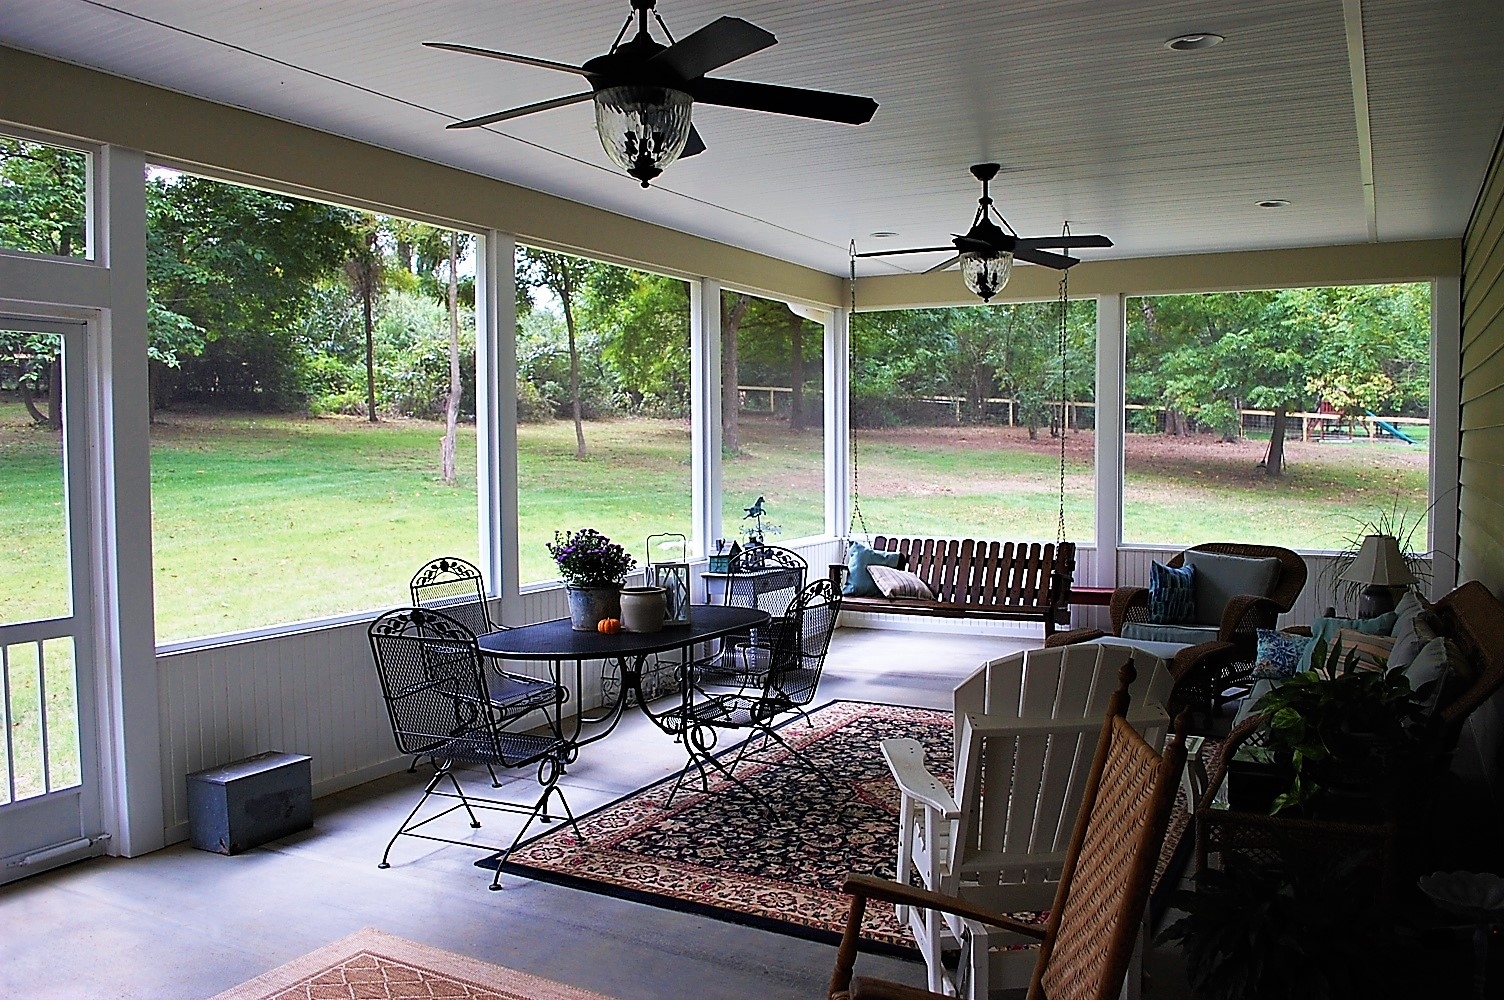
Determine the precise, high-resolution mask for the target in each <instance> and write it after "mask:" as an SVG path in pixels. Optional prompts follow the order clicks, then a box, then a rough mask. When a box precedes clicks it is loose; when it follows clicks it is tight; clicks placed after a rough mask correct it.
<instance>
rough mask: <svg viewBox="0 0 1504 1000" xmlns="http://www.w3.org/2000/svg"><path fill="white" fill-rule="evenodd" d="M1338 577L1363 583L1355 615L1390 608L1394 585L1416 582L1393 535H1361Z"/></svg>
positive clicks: (1374, 613)
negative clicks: (1359, 544)
mask: <svg viewBox="0 0 1504 1000" xmlns="http://www.w3.org/2000/svg"><path fill="white" fill-rule="evenodd" d="M1340 579H1342V580H1345V581H1347V582H1348V583H1355V584H1362V585H1363V593H1362V595H1361V596H1360V598H1359V600H1358V617H1359V618H1377V617H1378V616H1379V615H1382V614H1385V613H1387V612H1390V611H1393V610H1394V588H1396V587H1408V586H1409V585H1410V584H1412V583H1417V582H1419V581H1417V580H1416V578H1415V574H1414V573H1412V572H1410V568H1409V567H1408V566H1406V565H1405V557H1404V555H1403V554H1402V553H1401V552H1400V543H1399V539H1397V538H1395V537H1394V536H1393V535H1366V536H1364V538H1363V544H1362V546H1360V547H1359V549H1358V554H1357V555H1356V556H1354V557H1353V561H1352V565H1351V566H1349V567H1347V570H1346V571H1345V572H1344V573H1343V574H1342V576H1341V577H1340Z"/></svg>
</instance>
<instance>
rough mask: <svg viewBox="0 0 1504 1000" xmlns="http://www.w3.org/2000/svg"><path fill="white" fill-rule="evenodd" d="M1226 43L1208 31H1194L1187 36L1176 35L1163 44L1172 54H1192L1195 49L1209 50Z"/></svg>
mask: <svg viewBox="0 0 1504 1000" xmlns="http://www.w3.org/2000/svg"><path fill="white" fill-rule="evenodd" d="M1224 41H1226V39H1225V38H1223V37H1222V36H1221V35H1218V34H1214V33H1212V32H1210V31H1196V32H1192V33H1191V34H1188V35H1176V36H1175V37H1174V38H1172V39H1170V40H1169V41H1167V42H1165V48H1167V49H1170V50H1171V51H1174V52H1194V51H1196V50H1197V49H1209V48H1211V47H1212V46H1213V45H1220V44H1222V42H1224Z"/></svg>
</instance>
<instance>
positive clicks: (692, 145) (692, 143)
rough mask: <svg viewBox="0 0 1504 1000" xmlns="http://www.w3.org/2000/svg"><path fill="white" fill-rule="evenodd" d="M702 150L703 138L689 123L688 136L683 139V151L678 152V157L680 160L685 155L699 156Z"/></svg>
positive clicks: (703, 146) (703, 150)
mask: <svg viewBox="0 0 1504 1000" xmlns="http://www.w3.org/2000/svg"><path fill="white" fill-rule="evenodd" d="M703 152H705V140H703V139H701V138H700V133H699V131H698V130H697V129H696V128H695V127H694V126H693V125H691V126H690V127H689V138H688V139H686V140H684V152H682V153H680V154H679V159H681V160H682V159H684V158H685V157H686V156H699V155H700V154H701V153H703Z"/></svg>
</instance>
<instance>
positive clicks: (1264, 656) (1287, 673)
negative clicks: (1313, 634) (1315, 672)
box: [1253, 628, 1310, 680]
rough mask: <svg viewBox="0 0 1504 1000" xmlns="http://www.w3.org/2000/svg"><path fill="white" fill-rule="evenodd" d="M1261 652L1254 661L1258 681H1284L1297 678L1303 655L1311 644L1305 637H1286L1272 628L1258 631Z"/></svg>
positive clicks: (1255, 677) (1254, 675)
mask: <svg viewBox="0 0 1504 1000" xmlns="http://www.w3.org/2000/svg"><path fill="white" fill-rule="evenodd" d="M1258 636H1259V651H1258V653H1257V654H1255V656H1254V659H1253V677H1254V679H1256V680H1265V679H1267V680H1282V679H1283V678H1286V677H1293V676H1295V671H1296V669H1297V668H1298V667H1299V666H1300V658H1301V655H1302V654H1304V653H1305V651H1306V645H1307V644H1308V643H1309V642H1310V640H1309V639H1307V638H1306V637H1305V636H1303V635H1285V634H1284V633H1283V632H1276V631H1274V629H1272V628H1261V629H1259V630H1258Z"/></svg>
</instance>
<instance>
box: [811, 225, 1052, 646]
mask: <svg viewBox="0 0 1504 1000" xmlns="http://www.w3.org/2000/svg"><path fill="white" fill-rule="evenodd" d="M1066 232H1067V234H1068V233H1069V226H1068V225H1067V227H1066ZM850 253H851V315H852V316H855V315H856V241H854V240H853V241H852V243H851V251H850ZM1069 274H1070V272H1069V271H1063V272H1062V273H1061V277H1060V327H1059V340H1058V344H1057V347H1058V356H1059V362H1060V407H1061V411H1060V464H1059V470H1060V476H1059V507H1058V517H1057V520H1056V529H1055V541H1054V542H1053V543H1049V542H1044V543H1041V542H1002V541H996V540H987V539H971V538H966V539H956V538H916V537H904V536H899V535H877V536H876V537H874V536H873V535H872V533H871V531H869V530H868V528H867V520H866V518H865V517H864V516H863V514H862V500H861V474H860V463H859V461H858V449H857V442H856V434H855V433H853V432H852V431H851V429H850V426H849V421H848V428H847V439H848V444H847V447H848V448H849V449H850V456H851V517H850V519H849V521H848V522H847V525H846V533H845V535H844V536H843V537H842V538H841V539H840V541H841V544H842V546H843V548H844V550H845V552H846V562H843V563H834V564H832V565H831V567H830V579H831V582H832V583H833V584H835V585H836V586H838V587H840V588H841V594H842V610H843V611H851V612H862V613H877V614H900V615H929V616H932V617H937V618H971V619H982V620H993V621H996V620H1006V621H1038V622H1042V623H1043V624H1044V634H1045V638H1047V639H1048V638H1049V637H1050V636H1052V635H1053V634H1054V632H1055V627H1056V626H1057V625H1066V624H1069V621H1070V617H1069V616H1070V605H1069V601H1070V592H1071V581H1072V577H1073V576H1074V574H1075V568H1076V546H1075V543H1074V542H1069V541H1066V538H1065V435H1066V419H1065V416H1066V374H1067V372H1066V360H1067V357H1066V329H1067V328H1066V309H1067V304H1068V300H1069V283H1068V282H1069ZM1010 364H1011V360H1010ZM858 528H860V529H861V534H862V537H863V538H864V539H865V541H864V542H859V541H857V540H856V539H855V538H854V537H853V536H854V535H855V534H856V531H857V529H858ZM874 566H877V567H882V568H884V569H896V570H900V571H903V572H905V573H907V574H911V575H912V577H901V578H898V579H897V580H894V579H892V578H891V577H889V576H888V574H885V573H883V572H882V571H881V569H880V570H879V572H878V573H877V574H875V575H874V574H873V573H872V568H873V567H874ZM875 577H878V578H883V580H884V583H882V584H880V583H879V582H878V580H877V579H876V578H875ZM885 585H886V586H885Z"/></svg>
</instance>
